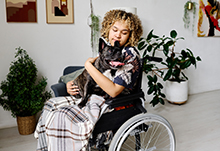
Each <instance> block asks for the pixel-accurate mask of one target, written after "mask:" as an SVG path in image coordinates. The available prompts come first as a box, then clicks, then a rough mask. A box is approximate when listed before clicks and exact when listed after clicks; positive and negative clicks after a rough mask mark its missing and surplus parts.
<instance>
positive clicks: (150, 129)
mask: <svg viewBox="0 0 220 151" xmlns="http://www.w3.org/2000/svg"><path fill="white" fill-rule="evenodd" d="M159 150H167V151H175V136H174V132H173V129H172V127H171V125H170V124H169V122H168V121H167V120H166V119H164V118H163V117H161V116H159V115H155V114H149V113H146V114H138V115H136V116H134V117H132V118H131V119H129V120H128V121H126V122H125V123H124V124H123V125H122V126H121V127H120V128H119V129H118V131H117V132H116V134H115V135H114V137H113V139H112V141H111V144H110V146H109V151H159Z"/></svg>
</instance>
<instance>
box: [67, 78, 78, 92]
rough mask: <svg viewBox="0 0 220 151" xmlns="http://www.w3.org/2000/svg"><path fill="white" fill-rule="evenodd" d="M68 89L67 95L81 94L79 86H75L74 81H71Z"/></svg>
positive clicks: (68, 83)
mask: <svg viewBox="0 0 220 151" xmlns="http://www.w3.org/2000/svg"><path fill="white" fill-rule="evenodd" d="M66 89H67V93H69V94H70V95H76V94H79V89H78V86H76V85H74V83H73V81H69V82H67V83H66Z"/></svg>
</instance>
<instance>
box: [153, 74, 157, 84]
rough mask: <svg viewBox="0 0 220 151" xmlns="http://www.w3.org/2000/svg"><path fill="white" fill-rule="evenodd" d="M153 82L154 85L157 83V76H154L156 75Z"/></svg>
mask: <svg viewBox="0 0 220 151" xmlns="http://www.w3.org/2000/svg"><path fill="white" fill-rule="evenodd" d="M153 81H154V83H156V82H157V76H156V75H154V79H153Z"/></svg>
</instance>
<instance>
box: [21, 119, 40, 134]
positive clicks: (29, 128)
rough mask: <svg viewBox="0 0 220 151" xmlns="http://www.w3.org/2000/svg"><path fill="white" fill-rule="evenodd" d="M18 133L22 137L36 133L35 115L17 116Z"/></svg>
mask: <svg viewBox="0 0 220 151" xmlns="http://www.w3.org/2000/svg"><path fill="white" fill-rule="evenodd" d="M17 124H18V131H19V133H20V134H21V135H29V134H32V133H34V131H35V127H36V118H35V115H32V116H25V117H20V116H17Z"/></svg>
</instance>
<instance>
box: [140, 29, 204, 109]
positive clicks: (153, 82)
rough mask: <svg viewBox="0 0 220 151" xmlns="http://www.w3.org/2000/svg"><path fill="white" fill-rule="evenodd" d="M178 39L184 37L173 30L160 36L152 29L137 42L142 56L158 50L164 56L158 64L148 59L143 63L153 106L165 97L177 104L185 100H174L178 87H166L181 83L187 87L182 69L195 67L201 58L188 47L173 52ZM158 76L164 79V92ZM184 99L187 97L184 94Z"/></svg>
mask: <svg viewBox="0 0 220 151" xmlns="http://www.w3.org/2000/svg"><path fill="white" fill-rule="evenodd" d="M178 40H184V38H183V37H180V38H178V37H177V32H176V31H175V30H172V31H171V32H170V36H162V37H159V36H157V35H155V34H153V30H151V31H150V32H149V34H148V35H147V37H146V38H141V39H140V41H139V43H138V49H139V50H140V51H143V57H145V56H147V55H152V56H155V54H156V53H159V52H161V53H162V54H163V57H164V61H162V62H161V63H159V64H158V63H157V64H156V63H154V62H151V61H148V60H145V62H144V64H143V70H144V72H145V73H146V74H147V78H148V86H149V88H148V92H147V93H148V94H153V95H154V97H153V99H152V101H151V102H150V103H152V105H153V106H155V105H156V104H158V103H161V104H164V99H165V98H166V99H168V100H169V101H170V102H172V103H175V102H176V101H177V104H182V103H185V101H186V100H181V99H180V100H175V99H176V98H177V97H176V96H177V92H176V91H174V90H177V89H178V88H174V89H172V90H169V89H168V88H167V87H169V86H173V85H175V84H177V85H179V84H182V83H184V84H183V85H186V87H187V81H188V77H187V76H186V75H185V73H184V70H185V69H187V68H189V67H190V66H191V65H193V66H195V67H196V66H197V62H198V61H201V58H200V57H199V56H197V57H195V56H194V54H193V52H192V51H191V50H190V49H189V48H186V49H183V50H181V51H180V52H175V51H174V48H175V45H176V43H177V41H178ZM149 73H152V74H149ZM158 77H160V78H162V79H163V81H166V82H165V84H166V93H165V94H164V93H162V89H163V88H164V86H163V84H162V83H161V82H159V81H158ZM173 83H175V84H173ZM178 87H180V86H178ZM184 91H186V93H187V94H186V95H187V96H188V89H187V90H184ZM172 94H174V99H173V98H172ZM180 94H183V91H181V93H180ZM185 99H187V97H186V96H185Z"/></svg>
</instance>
